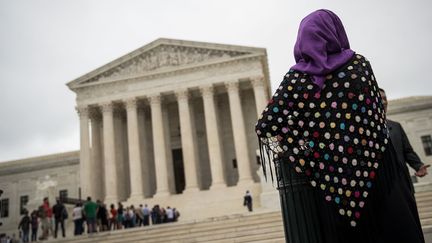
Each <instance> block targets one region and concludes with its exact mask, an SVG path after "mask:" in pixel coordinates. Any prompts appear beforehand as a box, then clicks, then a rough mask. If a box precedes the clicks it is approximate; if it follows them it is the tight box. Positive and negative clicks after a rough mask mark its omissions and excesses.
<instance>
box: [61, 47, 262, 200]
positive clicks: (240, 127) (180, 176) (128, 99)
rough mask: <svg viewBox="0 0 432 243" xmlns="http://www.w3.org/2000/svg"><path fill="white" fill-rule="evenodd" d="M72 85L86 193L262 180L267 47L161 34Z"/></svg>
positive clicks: (125, 193) (110, 194)
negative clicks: (258, 127) (257, 131)
mask: <svg viewBox="0 0 432 243" xmlns="http://www.w3.org/2000/svg"><path fill="white" fill-rule="evenodd" d="M67 85H68V87H69V88H70V89H71V90H73V91H74V92H75V93H76V95H77V99H76V100H77V111H78V113H79V117H80V133H81V135H80V137H81V148H80V161H81V163H80V171H81V177H80V182H81V189H82V193H83V196H84V195H90V196H92V197H93V198H99V199H103V200H105V201H106V202H117V201H128V202H138V201H142V200H143V199H145V198H160V197H169V196H170V195H175V194H180V193H183V194H187V193H197V192H200V191H203V190H212V189H220V188H226V187H231V186H236V185H240V184H241V185H252V184H254V183H256V182H259V178H258V176H257V174H256V171H257V169H258V168H259V165H258V163H257V159H256V152H255V151H256V149H257V143H256V142H255V141H254V140H256V139H255V135H254V129H253V127H254V123H255V121H256V119H257V114H258V112H259V111H261V110H262V109H263V108H264V106H265V104H266V100H267V99H268V95H269V86H270V82H269V77H268V65H267V55H266V50H265V49H263V48H253V47H244V46H232V45H221V44H211V43H202V42H192V41H181V40H172V39H158V40H156V41H154V42H151V43H150V44H148V45H145V46H144V47H142V48H140V49H138V50H135V51H133V52H131V53H129V54H127V55H125V56H123V57H120V58H118V59H116V60H114V61H113V62H111V63H108V64H106V65H104V66H102V67H100V68H98V69H96V70H95V71H92V72H90V73H88V74H86V75H84V76H82V77H80V78H78V79H76V80H74V81H72V82H70V83H68V84H67ZM250 141H253V142H250Z"/></svg>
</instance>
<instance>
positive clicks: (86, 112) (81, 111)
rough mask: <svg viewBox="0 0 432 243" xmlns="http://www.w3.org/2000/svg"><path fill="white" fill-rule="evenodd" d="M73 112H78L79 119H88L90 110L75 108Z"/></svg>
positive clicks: (87, 108) (86, 107)
mask: <svg viewBox="0 0 432 243" xmlns="http://www.w3.org/2000/svg"><path fill="white" fill-rule="evenodd" d="M75 110H76V111H77V112H78V115H79V117H88V116H89V112H90V109H89V107H88V106H77V107H75Z"/></svg>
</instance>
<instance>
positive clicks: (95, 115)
mask: <svg viewBox="0 0 432 243" xmlns="http://www.w3.org/2000/svg"><path fill="white" fill-rule="evenodd" d="M89 117H90V119H91V120H93V121H101V120H102V116H101V113H100V111H99V108H92V109H90V111H89Z"/></svg>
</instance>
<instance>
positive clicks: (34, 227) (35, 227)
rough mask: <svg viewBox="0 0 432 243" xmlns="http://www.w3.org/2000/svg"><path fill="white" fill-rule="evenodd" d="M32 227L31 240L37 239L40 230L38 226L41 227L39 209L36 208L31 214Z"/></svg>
mask: <svg viewBox="0 0 432 243" xmlns="http://www.w3.org/2000/svg"><path fill="white" fill-rule="evenodd" d="M30 218H31V229H32V233H31V241H37V232H38V228H39V219H38V215H37V211H36V210H34V211H33V212H32V213H31V215H30Z"/></svg>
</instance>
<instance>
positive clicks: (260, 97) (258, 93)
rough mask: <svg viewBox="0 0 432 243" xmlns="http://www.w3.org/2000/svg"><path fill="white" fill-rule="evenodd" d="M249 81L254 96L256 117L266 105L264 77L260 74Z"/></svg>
mask: <svg viewBox="0 0 432 243" xmlns="http://www.w3.org/2000/svg"><path fill="white" fill-rule="evenodd" d="M251 82H252V86H253V91H254V96H255V104H256V110H257V114H258V117H260V116H261V113H262V112H263V110H264V108H265V107H266V106H267V103H268V100H267V99H268V96H267V93H266V90H265V84H264V77H262V76H261V77H255V78H252V80H251Z"/></svg>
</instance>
